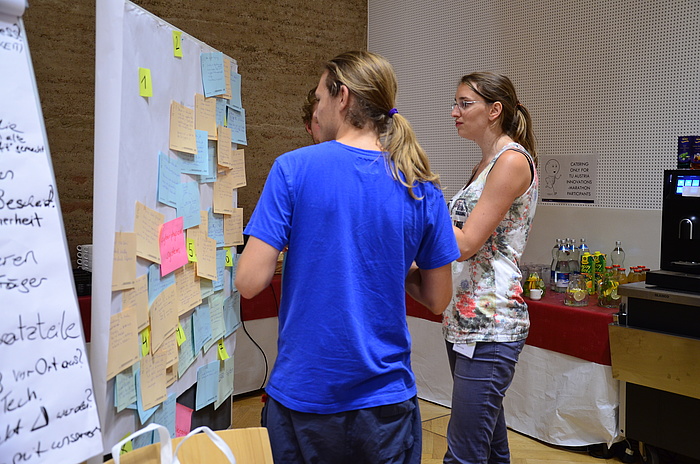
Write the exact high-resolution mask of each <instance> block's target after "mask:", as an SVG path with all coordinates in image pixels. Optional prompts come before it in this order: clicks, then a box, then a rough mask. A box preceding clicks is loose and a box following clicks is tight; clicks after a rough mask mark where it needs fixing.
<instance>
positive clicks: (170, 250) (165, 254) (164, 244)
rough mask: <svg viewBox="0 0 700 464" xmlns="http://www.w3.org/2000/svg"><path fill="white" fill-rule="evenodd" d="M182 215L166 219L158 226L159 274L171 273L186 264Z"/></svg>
mask: <svg viewBox="0 0 700 464" xmlns="http://www.w3.org/2000/svg"><path fill="white" fill-rule="evenodd" d="M182 225H183V219H182V216H180V217H178V218H175V219H173V220H172V221H168V222H166V223H165V224H163V225H162V226H161V227H160V235H159V244H160V275H161V277H162V276H164V275H166V274H169V273H171V272H172V271H174V270H175V269H178V268H181V267H182V266H184V265H185V264H187V247H186V246H185V233H184V231H183V230H182Z"/></svg>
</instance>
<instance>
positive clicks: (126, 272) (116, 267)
mask: <svg viewBox="0 0 700 464" xmlns="http://www.w3.org/2000/svg"><path fill="white" fill-rule="evenodd" d="M134 280H136V234H134V233H133V232H116V233H115V234H114V260H113V262H112V291H117V290H124V289H127V288H133V287H134Z"/></svg>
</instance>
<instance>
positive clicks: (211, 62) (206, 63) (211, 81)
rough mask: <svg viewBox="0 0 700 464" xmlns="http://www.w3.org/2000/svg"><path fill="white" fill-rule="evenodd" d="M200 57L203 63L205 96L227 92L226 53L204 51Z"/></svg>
mask: <svg viewBox="0 0 700 464" xmlns="http://www.w3.org/2000/svg"><path fill="white" fill-rule="evenodd" d="M199 59H200V63H201V65H202V86H203V87H204V96H205V97H213V96H215V95H221V94H224V93H226V73H225V72H224V54H223V53H222V52H211V53H202V54H201V55H199Z"/></svg>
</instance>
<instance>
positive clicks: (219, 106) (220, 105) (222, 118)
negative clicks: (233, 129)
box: [216, 98, 228, 127]
mask: <svg viewBox="0 0 700 464" xmlns="http://www.w3.org/2000/svg"><path fill="white" fill-rule="evenodd" d="M227 106H228V104H227V103H226V100H224V99H223V98H217V99H216V125H217V127H218V126H221V127H225V126H226V107H227Z"/></svg>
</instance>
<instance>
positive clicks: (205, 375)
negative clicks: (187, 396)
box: [195, 361, 219, 411]
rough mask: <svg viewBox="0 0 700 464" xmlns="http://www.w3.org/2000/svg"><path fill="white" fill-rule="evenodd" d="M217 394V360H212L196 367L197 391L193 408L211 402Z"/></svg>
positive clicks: (197, 408) (199, 407) (198, 407)
mask: <svg viewBox="0 0 700 464" xmlns="http://www.w3.org/2000/svg"><path fill="white" fill-rule="evenodd" d="M218 396H219V361H213V362H210V363H209V364H205V365H203V366H202V367H200V368H199V369H197V393H196V394H195V410H196V411H199V410H200V409H202V408H203V407H204V406H206V405H208V404H212V403H213V402H214V401H216V399H217V398H218Z"/></svg>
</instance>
